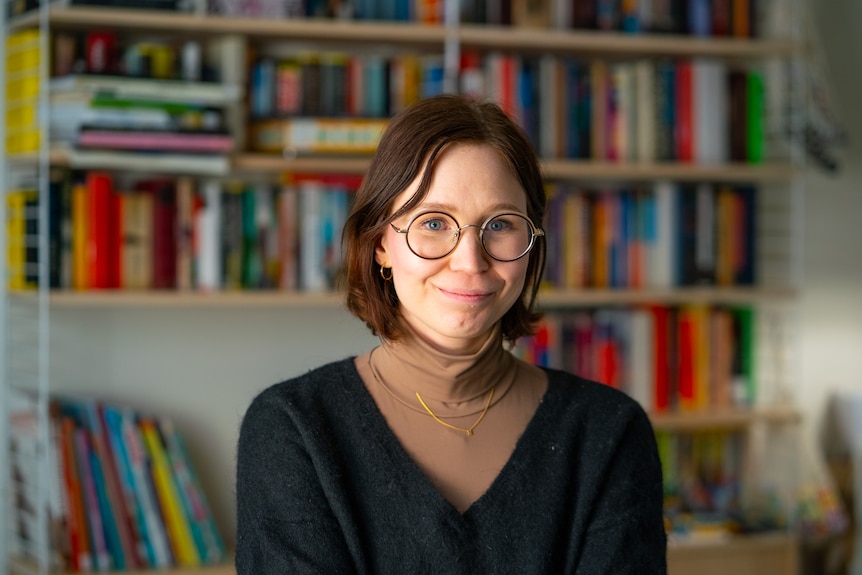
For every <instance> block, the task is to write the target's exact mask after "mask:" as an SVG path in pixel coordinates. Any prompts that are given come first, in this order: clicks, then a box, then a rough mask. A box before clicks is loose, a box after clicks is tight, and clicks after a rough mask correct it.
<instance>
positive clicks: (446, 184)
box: [394, 143, 527, 215]
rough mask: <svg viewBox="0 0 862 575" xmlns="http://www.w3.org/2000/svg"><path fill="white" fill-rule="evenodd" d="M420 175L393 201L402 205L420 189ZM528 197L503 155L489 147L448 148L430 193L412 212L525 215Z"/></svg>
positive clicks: (437, 165) (434, 172) (436, 169)
mask: <svg viewBox="0 0 862 575" xmlns="http://www.w3.org/2000/svg"><path fill="white" fill-rule="evenodd" d="M421 180H422V174H419V176H417V177H416V178H415V179H414V180H413V181H412V182H411V183H410V185H409V186H408V187H407V189H406V190H404V192H402V193H401V194H400V195H399V196H398V197H397V198H396V199H395V202H394V209H395V210H397V209H399V208H400V207H401V206H403V205H404V204H405V203H406V202H407V201H408V200H409V199H410V198H411V197H412V196H413V195H414V194H415V193H416V191H417V190H418V188H419V183H420V181H421ZM526 206H527V196H526V193H525V191H524V188H523V187H522V186H521V183H520V181H519V180H518V178H517V176H516V175H515V174H514V172H513V171H512V169H511V168H510V167H509V165H508V163H507V162H506V161H505V159H504V158H503V156H502V155H501V154H500V153H499V152H498V151H497V150H495V149H494V148H493V147H491V146H490V145H488V144H472V143H470V144H466V143H458V144H453V145H451V146H448V147H446V148H445V149H444V150H443V151H442V152H441V153H440V155H439V156H438V157H437V159H436V160H435V162H434V165H433V167H432V173H431V181H430V186H429V188H428V193H427V194H426V196H425V198H424V199H423V200H422V202H421V203H420V204H419V205H418V206H417V207H416V208H415V209H414V210H411V212H416V211H419V210H426V209H441V210H444V211H450V212H452V213H453V215H484V214H487V213H490V212H493V211H498V210H516V211H519V212H525V210H526Z"/></svg>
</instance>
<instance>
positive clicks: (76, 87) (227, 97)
mask: <svg viewBox="0 0 862 575" xmlns="http://www.w3.org/2000/svg"><path fill="white" fill-rule="evenodd" d="M50 90H51V93H52V94H60V93H64V94H67V95H68V94H70V93H78V94H89V95H94V94H96V93H99V94H110V95H111V96H112V97H114V98H121V99H122V98H126V99H151V100H156V101H167V102H180V103H182V102H193V103H196V104H200V105H212V106H218V105H226V104H230V103H232V102H236V101H238V100H239V97H240V92H241V90H240V88H239V86H236V85H233V84H220V83H215V82H188V81H185V80H161V79H153V78H136V77H131V76H102V75H98V74H73V75H70V76H64V77H62V78H53V79H51V84H50Z"/></svg>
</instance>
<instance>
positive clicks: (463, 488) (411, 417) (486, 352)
mask: <svg viewBox="0 0 862 575" xmlns="http://www.w3.org/2000/svg"><path fill="white" fill-rule="evenodd" d="M356 368H357V370H358V371H359V374H360V376H361V377H362V380H363V382H364V383H365V386H366V387H367V388H368V391H369V393H370V394H371V396H372V397H373V398H374V401H375V402H376V403H377V406H378V408H379V409H380V411H381V413H382V414H383V417H384V418H385V419H386V422H387V423H388V424H389V427H390V429H392V431H393V433H394V434H395V436H396V437H397V438H398V440H399V441H400V443H401V445H402V446H404V449H405V450H406V451H407V453H408V454H409V455H410V457H411V458H412V459H413V461H415V462H416V464H417V465H418V466H419V468H420V469H421V470H422V471H423V472H424V473H425V475H426V476H427V477H428V478H429V479H430V480H431V482H432V483H434V485H435V486H436V487H437V489H438V490H439V491H440V493H441V494H442V495H443V496H444V497H445V498H446V499H447V500H448V501H449V502H450V503H451V504H452V505H453V506H454V507H455V508H456V509H458V510H459V511H460V512H464V511H466V510H467V508H468V507H470V505H471V504H472V503H473V502H474V501H476V500H477V499H478V498H479V497H481V495H482V494H483V493H484V492H485V491H486V490H487V489H488V487H490V485H491V483H493V481H494V479H496V477H497V475H498V474H499V472H500V470H501V469H502V468H503V465H504V464H505V463H506V461H507V460H508V459H509V456H510V455H511V454H512V451H513V450H514V449H515V444H516V443H517V441H518V439H519V438H520V437H521V434H522V433H523V432H524V429H525V428H526V427H527V423H529V421H530V419H531V418H532V417H533V414H534V413H535V411H536V408H537V407H538V405H539V402H540V401H541V399H542V396H543V395H544V393H545V390H546V389H547V377H546V375H545V373H544V372H543V371H542V370H540V369H538V368H537V367H535V366H532V365H529V364H527V363H525V362H523V361H521V360H519V359H517V358H515V357H514V356H513V355H512V354H511V353H509V352H508V351H506V350H505V349H504V348H503V345H502V337H501V335H500V333H499V332H493V333H492V334H491V335H490V336H489V338H488V341H486V342H485V343H484V345H483V346H482V348H481V349H480V350H479V351H478V352H477V353H475V354H469V355H451V354H447V353H444V352H441V351H439V350H436V349H434V348H432V347H430V346H429V345H428V344H427V343H425V342H424V341H423V340H422V339H421V338H419V337H417V336H416V335H415V334H410V335H408V337H407V338H404V340H403V341H397V342H389V341H384V342H383V343H382V344H381V345H380V346H379V347H376V348H374V349H373V350H371V351H370V352H368V353H365V354H363V355H361V356H359V357H357V358H356ZM492 388H493V389H494V395H493V398H492V401H491V404H490V407H489V408H488V411H487V413H486V414H485V417H484V419H482V421H481V422H480V423H479V425H477V426H476V428H475V429H474V431H473V435H472V436H469V437H468V436H467V434H466V433H465V432H463V431H458V430H454V429H450V428H448V427H445V426H443V425H441V424H440V423H438V422H437V421H435V420H434V419H433V418H432V417H431V416H430V415H429V414H428V412H427V411H426V410H425V409H424V408H423V407H422V404H421V403H420V402H419V400H418V398H417V397H416V393H417V392H418V393H419V394H420V395H421V396H422V399H423V400H424V401H425V403H426V404H427V405H428V407H429V408H430V409H431V410H432V411H433V412H434V414H435V415H437V417H439V418H440V419H442V420H443V421H445V422H447V423H449V424H451V425H455V426H457V427H460V428H465V429H466V428H470V427H471V426H473V424H474V423H475V422H476V420H477V419H478V418H479V417H480V416H481V415H482V412H483V410H484V408H485V404H486V402H487V399H488V395H489V393H490V392H491V389H492Z"/></svg>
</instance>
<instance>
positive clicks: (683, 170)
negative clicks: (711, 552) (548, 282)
mask: <svg viewBox="0 0 862 575" xmlns="http://www.w3.org/2000/svg"><path fill="white" fill-rule="evenodd" d="M125 155H126V156H127V157H128V158H129V160H128V161H126V162H125V163H124V164H123V166H124V169H126V170H128V169H138V170H145V169H147V159H146V158H142V156H141V155H140V154H134V153H128V154H125ZM9 161H10V162H11V163H13V164H35V163H36V162H38V161H39V156H38V154H20V155H16V156H10V158H9ZM48 161H49V162H50V163H51V164H52V165H55V166H72V167H75V166H73V164H75V163H76V160H75V157H74V155H73V154H72V153H71V152H70V150H68V149H67V148H64V147H58V148H55V149H53V150H51V152H50V154H49V155H48ZM370 161H371V160H370V158H368V157H364V156H336V157H325V156H298V157H294V158H290V157H284V156H279V155H276V154H262V153H244V154H236V155H234V156H233V157H232V158H231V160H230V168H229V170H230V172H231V173H237V172H244V173H249V172H257V173H262V172H264V173H273V174H277V173H280V172H310V173H314V172H326V173H331V174H363V173H364V172H365V170H367V169H368V164H369V163H370ZM105 168H106V169H108V168H110V166H105ZM542 168H543V170H544V174H545V177H546V178H547V179H548V180H581V181H590V180H597V181H657V180H671V181H707V182H708V181H716V182H740V183H742V182H744V183H766V182H782V181H790V180H791V179H792V178H794V177H795V176H796V173H797V171H796V169H795V168H794V167H793V166H791V165H789V164H779V163H774V164H727V165H697V164H680V163H671V162H668V163H659V164H628V163H613V162H591V161H589V160H543V161H542ZM152 169H154V170H156V169H158V168H157V167H156V166H154V167H153V168H152ZM190 169H191V168H190ZM191 171H200V170H191Z"/></svg>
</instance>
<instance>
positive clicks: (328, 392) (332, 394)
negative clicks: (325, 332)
mask: <svg viewBox="0 0 862 575" xmlns="http://www.w3.org/2000/svg"><path fill="white" fill-rule="evenodd" d="M356 378H358V375H357V373H356V369H355V367H354V364H353V358H345V359H341V360H338V361H335V362H332V363H328V364H325V365H322V366H320V367H317V368H315V369H312V370H309V371H307V372H306V373H304V374H301V375H298V376H296V377H292V378H290V379H286V380H284V381H281V382H279V383H276V384H273V385H270V386H269V387H267V388H265V389H264V390H263V391H261V392H260V393H258V394H257V395H256V396H255V397H254V398H253V399H252V401H251V404H250V405H249V407H248V409H247V410H246V414H245V417H244V420H249V419H256V420H261V419H262V420H266V419H269V418H275V417H285V416H287V417H290V418H294V417H297V416H303V414H304V415H305V416H306V417H308V416H312V414H314V413H315V412H319V411H320V410H326V409H328V408H335V406H336V405H338V404H340V403H342V402H343V401H346V399H345V397H346V396H347V395H348V394H349V388H350V387H351V386H352V384H353V382H355V381H356ZM328 406H329V407H328Z"/></svg>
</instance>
